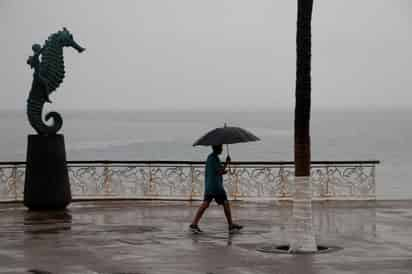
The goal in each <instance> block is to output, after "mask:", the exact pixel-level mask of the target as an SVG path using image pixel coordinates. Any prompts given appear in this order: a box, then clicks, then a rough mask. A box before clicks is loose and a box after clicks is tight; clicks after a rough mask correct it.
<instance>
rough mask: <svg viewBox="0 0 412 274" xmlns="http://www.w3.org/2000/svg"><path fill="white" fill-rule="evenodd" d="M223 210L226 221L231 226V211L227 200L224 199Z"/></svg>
mask: <svg viewBox="0 0 412 274" xmlns="http://www.w3.org/2000/svg"><path fill="white" fill-rule="evenodd" d="M223 210H224V211H225V216H226V220H227V223H228V225H229V226H231V225H232V224H233V220H232V212H231V211H230V204H229V201H225V202H224V203H223Z"/></svg>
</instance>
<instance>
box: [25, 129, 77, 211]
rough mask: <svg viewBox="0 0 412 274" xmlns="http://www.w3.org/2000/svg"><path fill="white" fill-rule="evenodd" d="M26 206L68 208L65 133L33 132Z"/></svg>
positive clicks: (28, 151)
mask: <svg viewBox="0 0 412 274" xmlns="http://www.w3.org/2000/svg"><path fill="white" fill-rule="evenodd" d="M26 157H27V165H26V178H25V182H24V205H25V206H26V207H28V208H29V209H32V210H57V209H64V208H66V206H67V205H68V204H69V203H70V202H71V191H70V182H69V174H68V172H67V165H66V149H65V146H64V136H63V135H61V134H56V135H46V136H42V135H29V136H28V145H27V155H26Z"/></svg>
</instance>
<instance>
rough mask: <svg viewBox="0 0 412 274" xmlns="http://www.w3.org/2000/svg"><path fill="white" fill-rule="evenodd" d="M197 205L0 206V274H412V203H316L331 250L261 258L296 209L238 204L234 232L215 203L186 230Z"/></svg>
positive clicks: (322, 238) (280, 238)
mask: <svg viewBox="0 0 412 274" xmlns="http://www.w3.org/2000/svg"><path fill="white" fill-rule="evenodd" d="M197 206H198V203H197V202H194V203H190V202H153V201H100V202H77V203H73V204H72V205H71V206H70V207H69V208H68V210H66V211H50V212H48V211H42V212H35V211H28V210H26V209H25V208H24V207H23V206H22V205H20V204H0V273H30V272H29V271H31V273H216V274H218V273H359V272H362V273H408V271H410V269H412V259H411V258H412V230H411V229H410V227H411V226H412V219H411V218H410V216H412V206H411V205H410V204H409V203H406V202H405V203H403V204H399V203H396V204H390V203H387V204H385V205H384V206H381V205H379V206H378V205H377V204H374V203H370V202H369V203H364V204H362V203H351V202H342V203H316V204H314V229H315V231H316V237H317V241H318V244H322V245H326V246H340V247H342V249H341V250H338V251H336V252H334V253H328V254H319V255H310V256H309V255H305V256H302V255H301V256H298V255H284V254H270V253H262V252H258V251H257V249H258V248H259V247H262V246H265V245H272V244H273V245H284V244H287V243H288V237H289V236H290V234H289V233H290V232H289V231H290V226H291V224H290V217H291V214H292V208H291V204H290V203H287V202H280V203H279V202H278V203H270V202H268V203H246V202H235V203H233V215H234V217H235V219H236V220H237V221H239V222H240V223H241V224H243V225H244V226H245V229H244V230H243V231H242V232H240V233H236V234H229V233H228V231H227V224H226V223H225V218H224V214H223V210H222V209H221V208H220V207H218V206H215V205H214V206H211V208H210V209H209V210H208V211H207V212H206V215H205V217H204V219H202V222H201V223H200V226H201V228H202V230H204V233H202V234H197V235H194V234H191V233H190V232H189V230H188V224H189V222H190V221H191V218H192V217H193V214H194V213H195V211H196V209H197Z"/></svg>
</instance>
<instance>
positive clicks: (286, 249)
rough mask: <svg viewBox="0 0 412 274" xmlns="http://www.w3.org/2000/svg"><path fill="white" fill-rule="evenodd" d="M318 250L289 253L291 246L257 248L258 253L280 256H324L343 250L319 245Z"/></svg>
mask: <svg viewBox="0 0 412 274" xmlns="http://www.w3.org/2000/svg"><path fill="white" fill-rule="evenodd" d="M317 247H318V250H317V251H315V252H305V251H301V252H293V253H289V245H267V246H262V247H259V248H257V251H260V252H266V253H279V254H291V255H294V254H322V253H330V252H334V251H338V250H341V249H342V248H341V247H337V246H324V245H318V246H317Z"/></svg>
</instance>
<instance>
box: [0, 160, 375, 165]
mask: <svg viewBox="0 0 412 274" xmlns="http://www.w3.org/2000/svg"><path fill="white" fill-rule="evenodd" d="M204 163H205V162H204V161H111V160H94V161H67V164H154V165H155V164H169V165H177V164H186V165H201V164H204ZM232 163H233V164H235V165H294V162H293V161H233V162H232ZM311 164H312V165H359V164H373V165H376V164H380V161H378V160H367V161H312V162H311ZM0 165H26V162H25V161H19V162H0Z"/></svg>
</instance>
